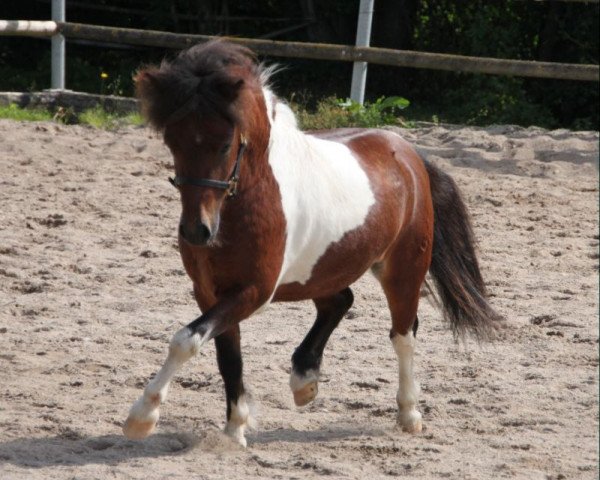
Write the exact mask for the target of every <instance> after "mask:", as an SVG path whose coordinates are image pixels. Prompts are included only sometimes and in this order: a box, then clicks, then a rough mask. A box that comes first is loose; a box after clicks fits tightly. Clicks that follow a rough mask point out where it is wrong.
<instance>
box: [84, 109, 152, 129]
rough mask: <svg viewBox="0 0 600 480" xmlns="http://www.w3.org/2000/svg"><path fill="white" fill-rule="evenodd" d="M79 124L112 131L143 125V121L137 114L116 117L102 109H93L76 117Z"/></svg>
mask: <svg viewBox="0 0 600 480" xmlns="http://www.w3.org/2000/svg"><path fill="white" fill-rule="evenodd" d="M78 120H79V123H81V124H83V125H90V126H92V127H96V128H101V129H104V130H114V129H115V128H118V127H120V126H124V125H143V124H144V119H143V118H142V116H141V115H140V114H139V113H129V114H127V115H117V114H114V113H109V112H107V111H106V110H104V109H103V108H102V107H99V106H98V107H94V108H91V109H89V110H85V111H84V112H82V113H81V114H79V116H78Z"/></svg>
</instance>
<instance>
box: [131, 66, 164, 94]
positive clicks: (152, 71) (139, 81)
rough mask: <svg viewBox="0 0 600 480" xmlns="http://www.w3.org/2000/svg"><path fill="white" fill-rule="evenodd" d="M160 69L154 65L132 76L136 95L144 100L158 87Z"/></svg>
mask: <svg viewBox="0 0 600 480" xmlns="http://www.w3.org/2000/svg"><path fill="white" fill-rule="evenodd" d="M159 75H160V70H159V69H158V68H156V67H150V68H145V69H143V70H140V71H138V72H137V73H136V74H135V75H134V76H133V83H134V85H135V94H136V97H137V98H139V99H140V100H142V101H144V99H145V98H146V97H151V96H152V95H153V94H154V93H156V92H157V90H158V89H159V84H160V80H159Z"/></svg>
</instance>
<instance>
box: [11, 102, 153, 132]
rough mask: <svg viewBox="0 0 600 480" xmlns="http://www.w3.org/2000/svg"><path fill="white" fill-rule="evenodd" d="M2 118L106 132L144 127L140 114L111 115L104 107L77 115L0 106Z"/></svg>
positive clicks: (64, 111) (61, 111) (64, 110)
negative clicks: (82, 127) (71, 125)
mask: <svg viewBox="0 0 600 480" xmlns="http://www.w3.org/2000/svg"><path fill="white" fill-rule="evenodd" d="M0 118H4V119H7V120H19V121H30V122H43V121H55V122H58V123H79V124H82V125H90V126H92V127H95V128H101V129H104V130H114V129H116V128H118V127H120V126H125V125H143V124H144V119H143V118H142V116H141V115H140V114H139V113H128V114H125V115H119V114H115V113H109V112H107V111H105V110H104V109H103V108H102V107H100V106H98V107H94V108H90V109H88V110H85V111H83V112H81V113H80V114H78V115H77V114H75V113H73V111H72V110H71V109H69V108H67V109H65V108H59V109H58V110H57V111H56V112H55V113H52V112H50V111H49V110H46V109H43V108H21V107H19V106H18V105H17V104H14V103H11V104H10V105H0Z"/></svg>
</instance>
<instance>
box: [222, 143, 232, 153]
mask: <svg viewBox="0 0 600 480" xmlns="http://www.w3.org/2000/svg"><path fill="white" fill-rule="evenodd" d="M230 148H231V143H229V142H227V143H226V144H225V145H223V146H222V147H221V150H220V152H221V154H222V155H227V152H229V149H230Z"/></svg>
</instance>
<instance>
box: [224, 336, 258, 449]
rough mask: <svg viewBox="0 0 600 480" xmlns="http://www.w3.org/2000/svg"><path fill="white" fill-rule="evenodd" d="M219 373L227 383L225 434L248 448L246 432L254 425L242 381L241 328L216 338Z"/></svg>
mask: <svg viewBox="0 0 600 480" xmlns="http://www.w3.org/2000/svg"><path fill="white" fill-rule="evenodd" d="M215 346H216V349H217V362H218V364H219V372H221V376H222V377H223V382H224V383H225V396H226V399H227V425H226V426H225V433H226V434H227V435H229V436H230V437H232V438H233V439H234V440H236V441H237V442H238V443H239V444H240V445H242V446H244V447H245V446H246V437H245V430H246V428H247V427H249V426H250V427H251V426H252V423H253V419H252V416H251V415H250V409H249V407H248V401H247V398H246V397H247V396H246V392H245V389H244V382H243V380H242V368H243V365H242V353H241V349H240V326H239V325H234V326H233V327H231V328H230V329H228V330H227V331H225V332H223V333H222V334H221V335H219V336H217V337H215Z"/></svg>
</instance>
